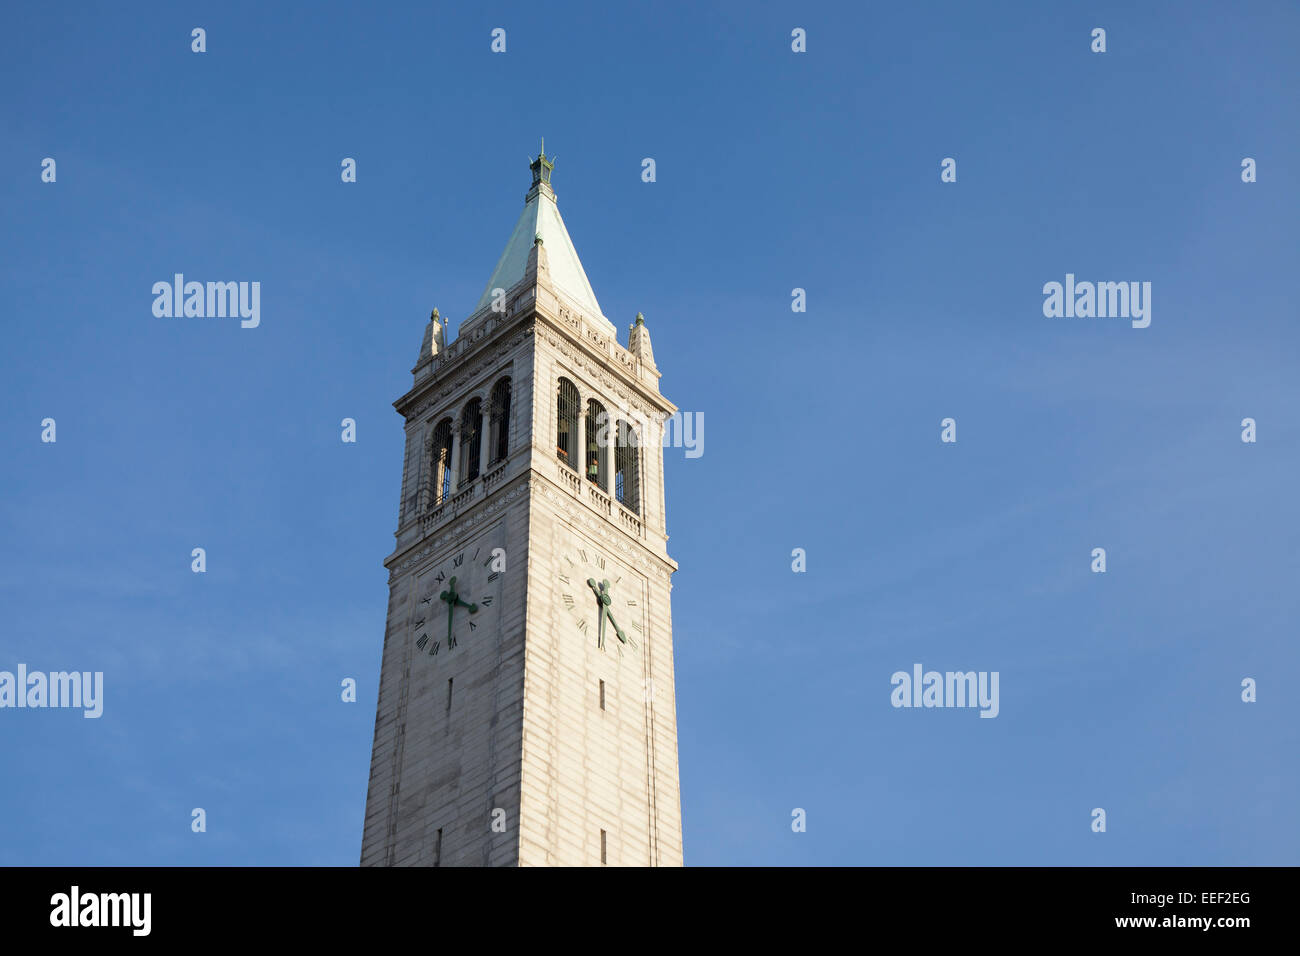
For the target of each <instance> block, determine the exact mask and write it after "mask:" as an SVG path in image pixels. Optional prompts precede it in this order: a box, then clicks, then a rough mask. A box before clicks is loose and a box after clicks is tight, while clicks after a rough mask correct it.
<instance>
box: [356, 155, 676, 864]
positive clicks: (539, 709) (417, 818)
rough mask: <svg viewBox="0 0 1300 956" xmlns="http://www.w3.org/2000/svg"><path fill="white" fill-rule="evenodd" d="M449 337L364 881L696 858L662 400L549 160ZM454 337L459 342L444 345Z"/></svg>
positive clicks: (645, 343)
mask: <svg viewBox="0 0 1300 956" xmlns="http://www.w3.org/2000/svg"><path fill="white" fill-rule="evenodd" d="M530 169H531V171H532V184H531V188H530V189H529V191H528V193H527V195H526V197H525V200H524V209H523V212H522V214H521V215H520V217H519V221H518V222H517V224H516V225H515V229H514V232H513V233H512V234H511V236H510V239H509V241H508V242H507V243H506V247H505V251H504V252H503V253H502V254H501V258H500V259H499V260H498V262H497V265H496V268H495V269H494V270H493V272H492V276H491V278H490V279H489V280H488V284H487V287H486V288H485V290H484V292H483V295H482V296H481V297H480V299H479V301H478V304H477V305H476V306H475V307H474V310H473V312H472V313H471V314H470V315H469V317H468V318H467V319H465V320H464V321H463V322H462V323H460V326H459V328H458V330H457V335H456V336H455V338H454V339H453V338H451V337H450V336H448V335H447V334H446V332H445V329H446V325H445V320H444V319H443V318H442V316H440V315H439V313H438V312H437V310H434V313H433V315H432V316H431V317H430V321H429V324H428V326H427V327H426V329H425V333H424V340H423V343H422V344H421V347H420V356H419V359H418V360H417V362H416V365H415V368H414V369H413V370H412V373H413V376H414V384H413V385H412V387H411V389H410V390H409V391H407V393H406V394H405V395H403V396H402V397H401V398H399V399H398V400H397V401H396V402H395V403H394V407H395V408H396V409H397V411H398V413H399V414H400V415H401V416H402V417H403V419H404V421H405V430H406V453H405V461H404V464H403V469H402V490H401V504H400V508H399V513H398V526H397V531H396V539H397V540H396V546H395V548H394V550H393V553H392V554H390V555H389V556H388V558H387V559H386V560H385V562H384V565H385V567H386V568H387V569H388V571H389V597H388V623H387V627H386V629H385V634H384V647H383V659H382V663H381V669H380V684H379V695H378V705H377V713H376V719H375V737H374V746H373V750H372V755H371V767H370V785H369V789H368V791H367V796H366V816H365V825H364V832H363V837H362V846H361V863H362V865H363V866H371V865H377V866H384V865H389V866H393V865H396V866H475V865H490V866H502V865H504V866H510V865H542V866H547V865H564V866H600V865H611V866H613V865H619V866H663V865H680V864H681V863H682V829H681V805H680V795H679V790H678V765H677V715H676V701H675V695H674V681H673V644H672V617H671V609H670V602H669V592H670V590H671V576H672V573H673V572H674V571H675V570H676V568H677V565H676V564H675V563H674V562H673V560H672V559H671V558H670V557H669V556H668V552H667V539H668V535H667V530H666V529H667V525H666V520H665V500H664V483H663V447H662V443H661V435H662V427H663V422H664V421H665V419H667V418H669V417H670V416H672V415H673V414H674V413H675V412H676V407H675V406H674V405H673V404H672V403H671V402H669V401H668V400H667V399H665V398H664V397H663V396H662V395H661V394H660V392H659V374H660V373H659V370H658V368H657V367H656V365H655V361H654V355H653V352H652V350H651V347H650V333H649V331H648V329H647V328H646V325H645V322H644V319H643V317H642V316H641V315H640V314H638V315H637V316H636V320H635V322H634V323H633V324H632V325H631V327H630V329H629V333H628V339H627V346H626V347H624V346H622V345H620V344H619V341H618V336H617V331H616V329H615V327H614V325H613V324H612V323H611V322H610V321H609V319H607V318H606V317H605V315H604V314H603V313H602V312H601V310H600V306H599V304H598V303H597V301H596V296H595V293H594V292H593V291H592V288H591V284H590V283H589V282H588V281H587V275H586V272H585V271H584V270H583V267H582V263H581V261H580V260H579V259H578V255H577V252H576V251H575V249H574V246H573V243H572V241H571V240H570V238H569V234H568V230H567V229H566V228H565V225H564V221H563V219H561V218H560V211H559V207H558V206H557V205H556V198H555V193H554V191H553V190H552V188H551V173H552V170H553V169H554V163H553V162H552V161H551V160H550V159H548V158H547V156H546V153H545V149H543V150H542V152H541V154H540V155H538V157H537V158H536V159H535V160H534V161H533V162H532V163H531V165H530ZM449 340H450V341H449Z"/></svg>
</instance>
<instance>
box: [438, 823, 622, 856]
mask: <svg viewBox="0 0 1300 956" xmlns="http://www.w3.org/2000/svg"><path fill="white" fill-rule="evenodd" d="M438 832H439V833H441V832H442V831H441V830H439V831H438ZM605 845H606V840H605V831H604V830H601V831H600V862H601V863H604V862H606V860H605Z"/></svg>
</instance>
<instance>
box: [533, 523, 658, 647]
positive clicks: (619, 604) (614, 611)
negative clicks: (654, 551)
mask: <svg viewBox="0 0 1300 956" xmlns="http://www.w3.org/2000/svg"><path fill="white" fill-rule="evenodd" d="M555 586H556V594H557V595H558V597H559V600H560V608H561V613H562V614H563V615H565V616H567V617H568V618H569V620H570V621H572V624H573V628H574V632H575V633H576V634H578V635H579V636H581V637H582V638H583V639H584V640H587V641H590V642H591V643H592V644H593V645H594V646H595V647H597V648H598V649H600V650H602V651H606V650H608V649H609V648H611V647H612V648H614V649H615V650H617V652H618V654H619V656H620V657H621V656H622V655H623V652H624V651H625V650H626V651H634V650H636V649H637V648H638V647H639V646H640V644H641V640H642V638H643V637H644V636H645V625H644V624H642V619H643V616H642V610H643V608H642V607H641V600H642V588H641V580H640V579H639V578H638V577H636V576H635V575H633V574H631V573H629V572H628V571H627V570H626V569H625V568H624V567H623V566H622V565H621V564H619V563H618V562H617V561H615V560H614V559H613V558H611V557H609V556H608V555H607V553H606V552H603V551H601V550H600V549H599V548H594V547H592V546H591V545H588V544H570V545H568V546H567V547H564V548H563V549H562V550H561V551H560V559H559V571H558V572H557V573H556V582H555Z"/></svg>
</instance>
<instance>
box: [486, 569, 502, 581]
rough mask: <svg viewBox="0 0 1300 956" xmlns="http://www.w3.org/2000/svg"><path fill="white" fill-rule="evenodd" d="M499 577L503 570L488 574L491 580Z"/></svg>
mask: <svg viewBox="0 0 1300 956" xmlns="http://www.w3.org/2000/svg"><path fill="white" fill-rule="evenodd" d="M499 577H501V572H500V571H493V572H492V573H491V574H489V575H488V580H489V581H495V580H496V579H497V578H499Z"/></svg>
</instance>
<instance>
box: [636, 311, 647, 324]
mask: <svg viewBox="0 0 1300 956" xmlns="http://www.w3.org/2000/svg"><path fill="white" fill-rule="evenodd" d="M636 324H637V325H645V316H644V315H642V314H641V313H640V312H638V313H637V314H636Z"/></svg>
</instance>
